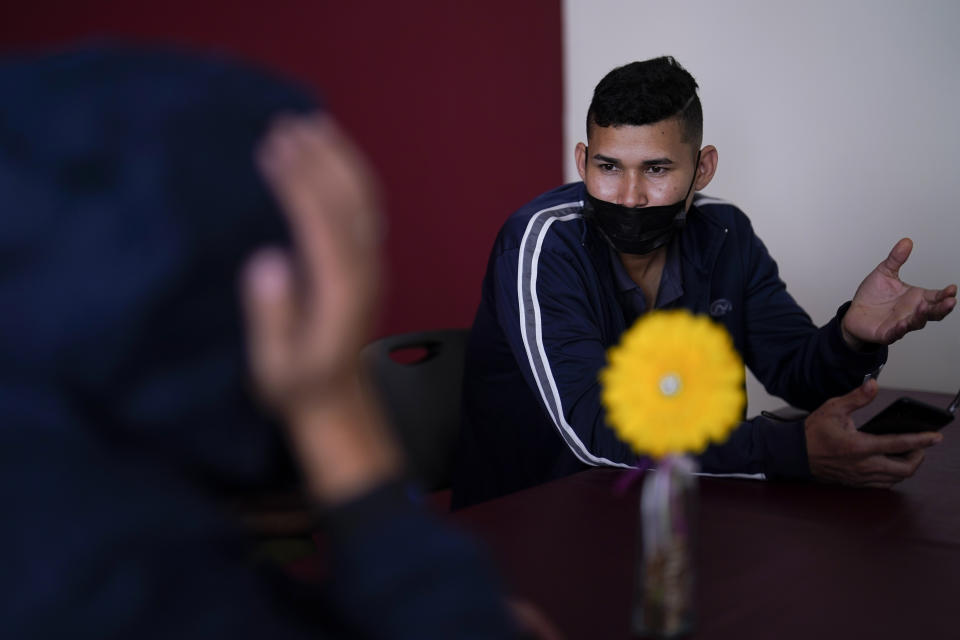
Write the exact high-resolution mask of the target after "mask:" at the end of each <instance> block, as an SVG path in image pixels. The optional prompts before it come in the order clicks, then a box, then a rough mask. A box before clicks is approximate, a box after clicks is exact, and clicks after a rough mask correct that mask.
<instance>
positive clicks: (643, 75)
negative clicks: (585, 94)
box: [587, 56, 703, 149]
mask: <svg viewBox="0 0 960 640" xmlns="http://www.w3.org/2000/svg"><path fill="white" fill-rule="evenodd" d="M673 117H677V118H679V119H680V126H681V128H682V130H683V139H684V142H690V143H693V145H694V147H695V148H697V149H699V148H700V143H701V141H702V139H703V110H702V109H701V107H700V98H699V97H697V82H696V80H694V79H693V76H692V75H690V72H688V71H687V70H686V69H684V68H683V67H682V66H680V63H679V62H677V61H676V60H674V59H673V57H671V56H662V57H660V58H653V59H651V60H644V61H642V62H631V63H630V64H625V65H623V66H622V67H617V68H616V69H614V70H613V71H611V72H610V73H608V74H607V75H605V76H604V77H603V80H601V81H600V83H599V84H598V85H597V88H596V89H594V91H593V100H591V101H590V109H588V110H587V137H588V138H589V136H590V127H591V126H598V127H617V126H620V125H636V126H639V125H645V124H653V123H654V122H660V121H661V120H666V119H667V118H673Z"/></svg>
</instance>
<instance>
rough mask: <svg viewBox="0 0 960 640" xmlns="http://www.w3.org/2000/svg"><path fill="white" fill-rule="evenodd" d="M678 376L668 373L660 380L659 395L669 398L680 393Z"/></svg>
mask: <svg viewBox="0 0 960 640" xmlns="http://www.w3.org/2000/svg"><path fill="white" fill-rule="evenodd" d="M681 386H682V385H681V384H680V376H678V375H677V374H675V373H668V374H667V375H665V376H663V377H662V378H660V393H662V394H663V395H665V396H667V397H670V396H675V395H677V394H678V393H680V387H681Z"/></svg>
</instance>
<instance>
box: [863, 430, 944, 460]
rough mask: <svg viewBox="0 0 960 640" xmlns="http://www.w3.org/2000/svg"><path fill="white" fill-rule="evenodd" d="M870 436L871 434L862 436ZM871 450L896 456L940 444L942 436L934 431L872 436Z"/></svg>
mask: <svg viewBox="0 0 960 640" xmlns="http://www.w3.org/2000/svg"><path fill="white" fill-rule="evenodd" d="M864 435H871V434H864ZM871 440H872V441H873V442H872V443H871V450H873V451H876V452H877V453H884V454H888V455H896V454H899V453H903V452H904V451H916V450H920V449H926V448H927V447H932V446H934V445H937V444H940V442H941V441H942V440H943V435H942V434H940V433H937V432H936V431H926V432H923V433H897V434H890V435H882V436H872V437H871Z"/></svg>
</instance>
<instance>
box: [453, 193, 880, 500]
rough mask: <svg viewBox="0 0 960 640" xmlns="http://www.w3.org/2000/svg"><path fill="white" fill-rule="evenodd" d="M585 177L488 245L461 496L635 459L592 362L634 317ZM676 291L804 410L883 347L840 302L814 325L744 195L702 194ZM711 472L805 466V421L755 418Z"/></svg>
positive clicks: (713, 461) (782, 472) (470, 355)
mask: <svg viewBox="0 0 960 640" xmlns="http://www.w3.org/2000/svg"><path fill="white" fill-rule="evenodd" d="M584 197H585V187H584V185H583V183H582V182H577V183H572V184H568V185H564V186H562V187H559V188H556V189H554V190H552V191H549V192H547V193H545V194H543V195H541V196H539V197H538V198H536V199H535V200H533V201H532V202H530V203H529V204H527V205H526V206H524V207H523V208H522V209H520V210H519V211H517V212H516V213H514V214H513V215H512V216H510V218H509V219H508V220H507V221H506V223H505V224H504V226H503V228H502V229H501V231H500V234H499V236H498V237H497V240H496V242H495V244H494V247H493V251H492V252H491V255H490V260H489V263H488V266H487V273H486V277H485V278H484V282H483V291H482V298H481V302H480V306H479V309H478V311H477V314H476V318H475V320H474V324H473V329H472V332H471V336H470V342H469V346H468V350H467V362H466V371H465V375H464V389H463V422H462V428H461V436H460V451H459V455H460V461H459V464H458V477H457V478H456V481H455V487H454V504H455V506H464V505H467V504H471V503H474V502H477V501H480V500H485V499H488V498H492V497H495V496H497V495H501V494H504V493H507V492H510V491H514V490H517V489H521V488H524V487H526V486H530V485H533V484H537V483H540V482H544V481H546V480H550V479H553V478H557V477H560V476H563V475H567V474H570V473H573V472H575V471H579V470H581V469H584V468H586V467H588V466H622V467H630V466H633V465H634V464H635V462H636V456H635V455H634V454H633V453H632V451H631V450H630V449H629V447H628V446H627V445H626V444H624V443H623V442H621V441H620V440H618V439H617V437H616V436H615V434H614V432H613V431H612V430H611V429H610V428H609V427H608V426H607V425H606V423H605V417H604V411H603V409H602V407H601V404H600V386H599V383H598V381H597V374H598V372H599V371H600V369H601V368H602V367H603V366H604V365H605V364H606V350H607V349H608V348H609V347H611V346H613V345H615V344H616V343H617V342H618V341H619V338H620V335H621V334H622V333H623V332H624V331H625V330H626V329H627V328H628V319H629V320H632V318H630V315H629V312H628V311H627V310H625V309H624V308H622V306H621V303H620V302H619V299H618V295H617V290H616V286H615V283H614V275H613V271H612V265H611V260H610V249H609V247H608V245H607V244H606V243H605V242H604V241H603V239H602V238H601V237H600V235H599V233H598V232H597V230H596V229H595V228H594V226H593V225H592V224H589V223H587V222H586V221H584V219H583V216H582V209H583V200H584ZM675 242H678V243H679V245H678V246H679V251H680V263H681V267H680V269H681V279H682V289H683V291H682V294H681V295H680V297H679V299H677V300H675V301H674V302H672V303H670V304H669V305H668V306H669V307H672V308H686V309H689V310H690V311H692V312H695V313H703V314H710V315H712V316H714V318H715V319H716V320H718V321H719V322H721V323H723V325H724V326H725V327H726V328H727V329H728V330H729V332H730V334H731V335H732V336H733V341H734V344H735V346H736V348H737V350H738V351H739V352H740V354H741V355H742V356H743V359H744V362H745V363H746V365H747V366H748V367H749V368H750V370H751V371H752V372H753V373H754V375H756V377H757V378H758V379H759V380H760V381H761V382H762V383H763V385H764V386H765V387H766V389H767V390H768V391H769V392H770V393H772V394H774V395H777V396H780V397H782V398H784V399H785V400H787V401H788V402H790V403H791V404H792V405H795V406H797V407H802V408H805V409H813V408H816V407H817V406H819V405H820V404H821V403H823V402H824V401H825V400H826V399H828V398H830V397H833V396H837V395H842V394H844V393H847V392H848V391H850V390H851V389H852V388H854V387H856V386H857V385H858V384H860V383H861V382H862V381H863V379H864V376H865V375H866V374H868V373H872V372H875V371H876V370H877V368H878V367H879V366H880V365H881V364H882V363H883V362H884V361H885V360H886V354H887V351H886V348H883V349H878V350H876V351H874V352H870V353H856V352H854V351H852V350H851V349H850V348H849V347H848V346H847V345H846V343H845V342H844V341H843V337H842V335H841V332H840V325H839V321H840V318H841V317H842V313H843V311H845V308H844V307H841V310H840V311H839V312H838V315H837V316H836V317H835V318H833V319H832V320H831V321H830V322H828V323H827V324H826V325H825V326H823V327H821V328H817V327H816V326H815V325H814V324H813V322H812V321H811V319H810V317H809V316H808V315H807V314H806V312H804V310H803V309H801V308H800V306H799V305H797V303H796V302H795V301H794V299H793V298H792V297H791V296H790V294H789V293H787V290H786V285H784V283H783V281H782V280H781V279H780V277H779V275H778V271H777V265H776V263H775V262H774V260H773V259H772V258H771V257H770V254H769V253H767V250H766V248H765V247H764V245H763V243H762V242H761V241H760V239H759V238H758V237H757V236H756V235H755V234H754V232H753V228H752V227H751V225H750V221H749V220H748V219H747V217H746V216H745V215H744V214H743V212H741V211H740V210H739V209H737V208H736V207H735V206H733V205H731V204H729V203H726V202H724V201H721V200H716V199H713V198H708V197H705V196H703V195H702V194H697V196H696V197H695V199H694V204H693V206H692V207H691V208H690V211H689V212H688V214H687V225H686V227H685V229H684V230H683V231H682V232H681V233H680V234H679V235H678V236H677V239H676V240H675ZM700 464H701V468H702V469H703V470H704V471H706V472H711V473H750V474H758V473H759V474H765V475H766V476H771V477H807V476H809V466H808V462H807V453H806V442H805V439H804V433H803V423H802V422H793V423H779V422H774V421H771V420H767V419H765V418H755V419H753V420H749V421H745V422H744V423H743V424H742V425H741V426H740V427H739V428H738V429H736V430H735V431H734V433H733V434H732V435H731V437H730V439H729V440H728V441H727V442H726V443H724V444H722V445H714V446H711V447H709V448H708V449H707V451H705V452H704V453H703V454H702V455H701V456H700Z"/></svg>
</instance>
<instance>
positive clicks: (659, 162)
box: [593, 153, 673, 167]
mask: <svg viewBox="0 0 960 640" xmlns="http://www.w3.org/2000/svg"><path fill="white" fill-rule="evenodd" d="M593 159H594V160H599V161H600V162H607V163H609V164H620V159H619V158H611V157H610V156H605V155H603V154H602V153H595V154H593ZM665 164H673V160H671V159H670V158H652V159H650V160H644V161H643V166H645V167H653V166H658V165H665Z"/></svg>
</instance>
